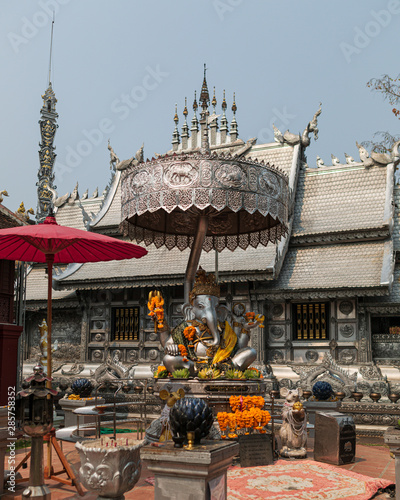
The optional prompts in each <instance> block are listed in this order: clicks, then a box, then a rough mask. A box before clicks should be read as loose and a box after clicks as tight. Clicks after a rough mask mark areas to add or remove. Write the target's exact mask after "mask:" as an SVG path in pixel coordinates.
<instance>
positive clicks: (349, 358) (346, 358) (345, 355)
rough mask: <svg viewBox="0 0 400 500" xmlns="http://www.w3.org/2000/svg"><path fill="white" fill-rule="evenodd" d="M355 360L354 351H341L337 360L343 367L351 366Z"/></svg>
mask: <svg viewBox="0 0 400 500" xmlns="http://www.w3.org/2000/svg"><path fill="white" fill-rule="evenodd" d="M355 359H356V354H355V351H354V350H350V349H343V350H342V351H340V353H339V360H340V362H341V363H343V364H344V365H351V364H352V363H354V361H355Z"/></svg>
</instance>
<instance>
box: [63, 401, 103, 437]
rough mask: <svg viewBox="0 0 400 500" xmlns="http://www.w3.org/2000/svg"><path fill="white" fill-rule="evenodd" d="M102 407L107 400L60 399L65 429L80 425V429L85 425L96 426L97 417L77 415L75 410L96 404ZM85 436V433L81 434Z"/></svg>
mask: <svg viewBox="0 0 400 500" xmlns="http://www.w3.org/2000/svg"><path fill="white" fill-rule="evenodd" d="M95 401H96V404H98V405H101V404H104V403H105V399H103V398H97V400H95V399H60V401H59V404H60V406H61V409H62V410H64V425H65V427H71V426H73V425H78V419H79V427H80V426H82V425H84V424H93V426H94V424H95V423H96V417H95V416H94V415H79V416H78V415H76V414H75V413H73V412H74V410H76V409H77V408H83V407H85V406H93V405H94V404H95ZM81 435H84V434H83V431H82V433H81Z"/></svg>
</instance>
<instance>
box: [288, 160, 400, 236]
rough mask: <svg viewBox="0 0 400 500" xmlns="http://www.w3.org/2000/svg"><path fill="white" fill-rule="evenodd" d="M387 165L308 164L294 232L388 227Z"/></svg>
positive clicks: (301, 180)
mask: <svg viewBox="0 0 400 500" xmlns="http://www.w3.org/2000/svg"><path fill="white" fill-rule="evenodd" d="M386 184H387V170H386V168H385V167H377V166H375V167H371V168H365V167H364V166H363V165H362V164H358V165H351V166H350V165H340V166H333V167H323V168H307V169H306V170H304V169H303V170H302V171H301V173H300V176H299V182H298V187H297V196H296V204H295V215H294V225H293V236H300V235H312V234H321V233H327V232H338V231H341V232H343V231H354V230H365V229H371V228H384V227H385V228H387V229H388V225H389V219H388V215H389V213H388V211H389V212H391V208H392V207H391V203H390V202H391V200H390V198H388V197H387V193H386Z"/></svg>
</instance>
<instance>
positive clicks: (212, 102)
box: [211, 87, 217, 113]
mask: <svg viewBox="0 0 400 500" xmlns="http://www.w3.org/2000/svg"><path fill="white" fill-rule="evenodd" d="M211 104H212V106H213V108H214V113H215V106H216V105H217V99H216V97H215V87H214V95H213V99H212V101H211Z"/></svg>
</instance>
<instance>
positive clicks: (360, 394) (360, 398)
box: [351, 391, 364, 403]
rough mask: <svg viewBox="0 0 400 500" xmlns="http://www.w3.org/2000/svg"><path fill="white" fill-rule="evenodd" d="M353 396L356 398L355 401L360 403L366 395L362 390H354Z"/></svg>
mask: <svg viewBox="0 0 400 500" xmlns="http://www.w3.org/2000/svg"><path fill="white" fill-rule="evenodd" d="M351 397H352V398H353V399H354V401H356V402H357V403H359V402H360V401H361V400H362V398H363V397H364V394H363V393H362V392H357V391H354V392H352V393H351Z"/></svg>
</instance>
